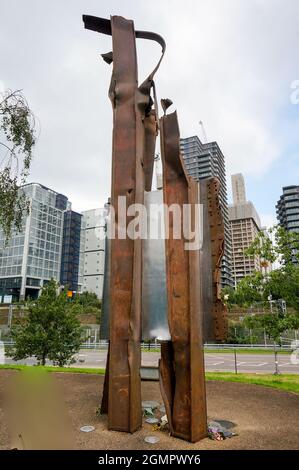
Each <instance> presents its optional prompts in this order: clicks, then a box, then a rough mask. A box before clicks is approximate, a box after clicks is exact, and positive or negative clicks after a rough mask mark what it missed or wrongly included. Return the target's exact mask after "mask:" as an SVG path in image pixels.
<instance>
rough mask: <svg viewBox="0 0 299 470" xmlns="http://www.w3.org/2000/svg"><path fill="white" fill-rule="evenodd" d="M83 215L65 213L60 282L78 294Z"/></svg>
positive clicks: (69, 211) (70, 211) (72, 212)
mask: <svg viewBox="0 0 299 470" xmlns="http://www.w3.org/2000/svg"><path fill="white" fill-rule="evenodd" d="M81 219H82V215H81V214H78V213H77V212H74V211H72V210H67V211H66V212H65V213H64V221H63V244H62V254H61V273H60V282H61V284H62V285H64V286H65V287H66V288H68V289H69V290H71V291H75V292H78V290H79V286H78V279H79V258H80V238H81Z"/></svg>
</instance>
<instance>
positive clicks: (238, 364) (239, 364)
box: [237, 362, 247, 366]
mask: <svg viewBox="0 0 299 470" xmlns="http://www.w3.org/2000/svg"><path fill="white" fill-rule="evenodd" d="M242 364H247V362H237V366H241V365H242Z"/></svg>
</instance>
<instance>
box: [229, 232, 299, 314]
mask: <svg viewBox="0 0 299 470" xmlns="http://www.w3.org/2000/svg"><path fill="white" fill-rule="evenodd" d="M269 232H270V234H272V235H273V237H272V238H270V237H268V236H267V235H266V234H265V233H264V232H259V234H258V235H257V237H256V238H255V240H254V241H253V243H252V244H251V246H250V247H249V248H248V249H247V250H246V252H245V253H246V254H247V255H248V256H258V257H259V258H260V259H261V260H262V261H263V262H264V263H267V262H268V263H271V264H272V263H274V262H279V263H280V266H279V268H278V269H274V270H273V271H271V272H269V273H261V272H260V271H257V272H254V273H253V274H251V275H250V276H246V277H244V278H243V279H242V280H241V281H240V282H239V283H238V285H237V287H236V289H235V290H232V289H230V290H226V291H224V292H223V294H228V303H229V304H230V305H233V304H235V305H239V306H240V307H248V306H251V305H252V304H254V303H255V302H264V304H265V305H267V304H268V297H269V296H271V299H272V300H279V299H284V300H285V301H286V302H287V305H288V306H289V307H292V308H294V309H295V310H297V311H298V312H299V234H298V233H296V232H288V231H286V230H285V229H284V228H283V227H280V226H275V227H273V228H271V229H270V230H269Z"/></svg>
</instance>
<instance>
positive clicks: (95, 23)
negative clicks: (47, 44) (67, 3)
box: [82, 15, 166, 88]
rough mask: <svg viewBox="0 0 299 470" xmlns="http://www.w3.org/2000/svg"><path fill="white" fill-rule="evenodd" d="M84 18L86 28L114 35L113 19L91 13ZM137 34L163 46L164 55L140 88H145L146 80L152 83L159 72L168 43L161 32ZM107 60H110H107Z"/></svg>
mask: <svg viewBox="0 0 299 470" xmlns="http://www.w3.org/2000/svg"><path fill="white" fill-rule="evenodd" d="M82 18H83V23H84V27H85V28H86V29H90V30H92V31H97V32H98V33H102V34H107V35H108V36H112V28H111V20H107V19H106V18H98V17H97V16H90V15H83V17H82ZM135 36H136V38H139V39H148V40H150V41H155V42H157V43H158V44H160V46H161V47H162V55H161V57H160V59H159V62H158V63H157V65H156V67H155V68H154V70H153V71H152V72H151V73H150V74H149V76H148V77H147V78H146V80H145V81H144V82H143V84H142V85H141V86H140V88H143V87H144V86H145V84H146V82H150V83H151V82H152V80H153V78H154V75H155V73H156V72H157V70H158V68H159V66H160V64H161V61H162V59H163V56H164V53H165V50H166V43H165V40H164V38H162V36H160V34H157V33H153V32H151V31H135ZM108 54H110V53H108ZM108 54H103V55H104V56H105V57H103V59H104V60H106V56H108ZM111 58H112V57H110V56H109V60H110V59H111ZM111 61H112V60H111ZM111 61H110V63H111ZM106 62H108V61H107V60H106ZM108 63H109V62H108Z"/></svg>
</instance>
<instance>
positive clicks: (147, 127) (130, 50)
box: [83, 16, 165, 432]
mask: <svg viewBox="0 0 299 470" xmlns="http://www.w3.org/2000/svg"><path fill="white" fill-rule="evenodd" d="M83 21H84V24H85V27H86V28H87V29H91V30H94V31H97V32H100V33H103V34H108V35H112V44H113V51H112V52H108V53H107V54H103V56H102V57H103V59H104V60H105V62H107V63H108V64H110V63H112V62H113V71H112V78H111V83H110V88H109V97H110V100H111V103H112V108H113V149H112V184H111V186H112V190H111V205H112V207H113V208H114V214H115V238H113V239H112V240H111V252H110V260H109V270H110V289H109V296H110V299H109V323H110V347H109V364H107V367H109V373H107V376H106V386H105V390H104V400H103V410H104V411H105V410H106V409H107V399H106V395H108V427H109V429H113V430H117V431H126V432H134V431H135V430H137V429H138V428H139V427H140V426H141V423H142V412H141V381H140V362H141V351H140V340H141V308H142V302H141V289H142V240H141V239H140V238H137V239H132V238H131V237H128V236H127V234H126V231H127V228H128V225H129V223H130V221H131V220H132V217H129V216H128V215H127V214H126V215H125V220H124V223H123V225H122V223H121V219H120V214H119V212H118V198H119V197H120V196H123V197H124V198H125V201H126V207H127V208H128V207H129V206H131V205H132V204H143V198H144V189H145V174H146V181H147V186H149V185H150V182H149V180H150V179H151V172H152V169H151V168H152V162H151V155H152V158H153V156H154V155H153V154H154V139H155V135H154V134H155V133H156V132H157V118H156V113H157V107H156V108H155V111H154V113H153V110H152V104H153V101H152V99H151V96H150V94H151V90H152V88H153V86H154V85H153V77H154V74H155V72H156V71H157V69H158V67H159V65H160V62H161V60H162V57H163V54H164V50H165V42H164V40H163V38H161V36H159V35H157V34H155V33H151V32H143V31H135V29H134V23H133V21H131V20H126V19H125V18H122V17H120V16H112V17H111V20H106V19H102V18H97V17H91V16H83ZM136 37H140V38H144V39H150V40H155V41H157V42H158V43H159V44H160V45H161V46H162V56H161V58H160V60H159V62H158V64H157V66H156V67H155V69H154V70H153V72H152V73H151V74H150V75H149V76H148V77H147V78H146V80H145V81H144V82H143V83H142V84H141V85H140V86H139V87H138V76H137V56H136V44H135V38H136ZM153 129H154V131H153ZM145 156H146V158H145ZM144 164H145V166H146V171H144ZM124 232H125V237H123V233H124Z"/></svg>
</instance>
